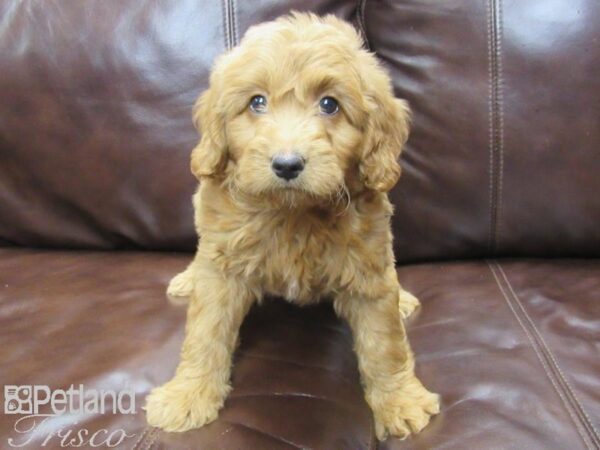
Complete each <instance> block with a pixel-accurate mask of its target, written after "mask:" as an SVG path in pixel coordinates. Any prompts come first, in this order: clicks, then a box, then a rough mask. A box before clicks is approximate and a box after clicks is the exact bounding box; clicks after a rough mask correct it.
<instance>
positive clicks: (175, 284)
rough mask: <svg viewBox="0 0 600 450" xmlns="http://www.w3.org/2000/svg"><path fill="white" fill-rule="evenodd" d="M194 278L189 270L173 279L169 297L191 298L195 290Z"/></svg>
mask: <svg viewBox="0 0 600 450" xmlns="http://www.w3.org/2000/svg"><path fill="white" fill-rule="evenodd" d="M193 281H194V280H193V276H192V273H190V271H189V270H186V271H184V272H181V273H179V274H177V275H175V276H174V277H173V279H172V280H171V281H170V282H169V286H168V287H167V295H168V296H170V297H189V296H190V295H192V291H193V290H194V283H193Z"/></svg>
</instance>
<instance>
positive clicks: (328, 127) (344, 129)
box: [191, 14, 409, 203]
mask: <svg viewBox="0 0 600 450" xmlns="http://www.w3.org/2000/svg"><path fill="white" fill-rule="evenodd" d="M408 118H409V110H408V106H407V104H406V103H405V102H404V101H402V100H398V99H395V98H394V95H393V92H392V88H391V83H390V80H389V77H388V75H387V74H386V73H385V71H384V70H383V69H382V68H381V67H380V66H379V65H378V63H377V61H376V59H375V58H374V56H373V55H372V54H370V53H368V52H367V51H366V50H363V49H362V40H361V38H360V36H359V35H358V34H357V33H356V31H355V30H354V29H353V28H352V27H351V26H350V25H349V24H347V23H345V22H343V21H341V20H339V19H336V18H335V17H333V16H327V17H324V18H319V17H317V16H314V15H311V14H293V15H291V16H287V17H284V18H280V19H278V20H276V21H274V22H269V23H265V24H262V25H258V26H255V27H253V28H251V29H250V30H248V32H247V33H246V36H245V37H244V39H243V40H242V42H241V44H240V45H239V46H238V47H236V48H234V49H233V50H231V51H230V52H228V53H226V54H225V55H223V56H221V57H220V58H219V59H218V60H217V63H216V64H215V67H214V69H213V72H212V74H211V78H210V87H209V89H208V90H207V91H206V92H204V94H203V95H202V96H201V97H200V98H199V99H198V102H197V104H196V106H195V109H194V120H195V122H196V125H197V127H198V128H199V129H200V131H201V134H202V138H201V141H200V143H199V144H198V146H197V147H196V148H195V149H194V150H193V152H192V164H191V165H192V172H193V173H194V174H195V175H196V176H197V177H198V178H201V177H222V178H223V179H224V180H226V181H227V182H228V183H230V184H231V185H232V186H233V187H234V188H235V189H236V190H238V191H242V192H244V193H247V194H251V195H255V196H268V197H270V198H274V199H277V198H280V199H284V200H287V201H293V202H294V203H296V202H298V201H301V200H303V199H305V200H309V199H327V198H335V196H336V194H339V193H341V192H344V191H348V189H349V188H350V190H357V189H358V190H361V189H362V190H364V189H368V190H376V191H382V192H384V191H388V190H389V189H391V188H392V186H394V184H395V183H396V182H397V180H398V177H399V176H400V166H399V164H398V161H397V160H398V156H399V154H400V151H401V148H402V145H403V144H404V142H405V141H406V138H407V136H408Z"/></svg>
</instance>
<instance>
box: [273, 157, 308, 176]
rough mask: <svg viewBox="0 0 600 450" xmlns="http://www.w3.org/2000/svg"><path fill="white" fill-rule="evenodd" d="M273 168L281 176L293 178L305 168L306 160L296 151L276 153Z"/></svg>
mask: <svg viewBox="0 0 600 450" xmlns="http://www.w3.org/2000/svg"><path fill="white" fill-rule="evenodd" d="M271 168H272V169H273V172H275V175H277V176H278V177H279V178H283V179H284V180H292V179H294V178H296V177H297V176H298V175H299V174H300V172H302V169H304V161H303V160H302V158H301V157H300V156H299V155H297V154H295V153H286V154H283V155H275V156H274V157H273V160H272V161H271Z"/></svg>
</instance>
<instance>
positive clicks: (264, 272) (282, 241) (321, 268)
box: [227, 218, 352, 303]
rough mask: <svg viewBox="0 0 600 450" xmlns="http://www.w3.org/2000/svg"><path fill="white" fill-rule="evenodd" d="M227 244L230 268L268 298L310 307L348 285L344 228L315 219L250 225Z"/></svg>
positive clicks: (349, 245)
mask: <svg viewBox="0 0 600 450" xmlns="http://www.w3.org/2000/svg"><path fill="white" fill-rule="evenodd" d="M235 235H236V236H235V237H234V238H233V239H232V240H231V241H230V244H229V245H228V253H229V255H228V257H227V259H228V260H229V261H231V263H230V270H232V271H233V272H234V273H236V274H237V276H241V277H245V278H246V279H247V281H248V282H250V283H258V285H259V288H260V289H261V290H262V291H263V292H264V293H267V294H272V295H277V296H282V297H285V298H286V299H288V300H291V301H296V302H301V303H308V302H311V301H316V300H318V299H319V298H320V297H323V296H326V295H329V294H331V293H332V292H333V291H335V290H337V289H339V287H340V284H342V283H343V279H344V278H345V277H344V272H346V271H347V270H348V267H347V260H348V258H347V255H348V251H349V250H350V249H351V247H352V243H351V241H352V240H351V239H349V237H348V230H346V229H344V228H343V227H340V224H335V223H323V222H318V221H311V220H308V219H307V220H302V219H301V218H300V219H297V220H272V221H266V223H265V221H262V222H261V221H258V220H257V221H249V223H248V224H247V225H245V226H244V227H242V229H240V230H239V231H237V232H236V233H235Z"/></svg>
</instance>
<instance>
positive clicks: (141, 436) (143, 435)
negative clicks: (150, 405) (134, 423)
mask: <svg viewBox="0 0 600 450" xmlns="http://www.w3.org/2000/svg"><path fill="white" fill-rule="evenodd" d="M150 429H152V427H151V426H147V427H146V428H144V431H142V434H140V437H139V438H138V440H137V441H135V444H133V447H131V450H136V449H137V448H138V446H139V445H140V443H141V442H142V441H143V440H144V438H145V437H146V433H148V430H150Z"/></svg>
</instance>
